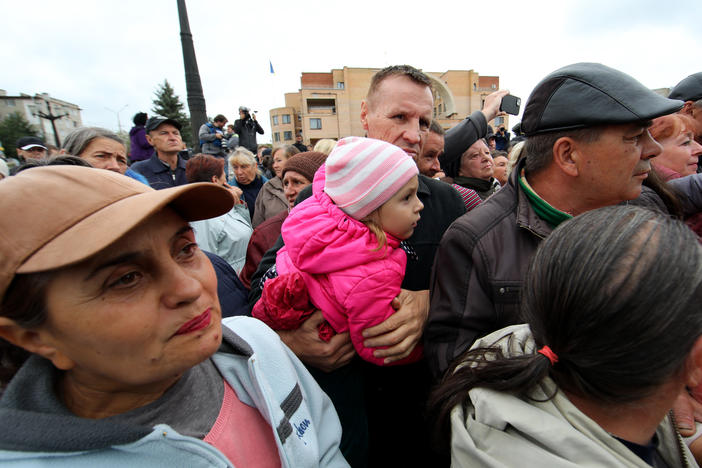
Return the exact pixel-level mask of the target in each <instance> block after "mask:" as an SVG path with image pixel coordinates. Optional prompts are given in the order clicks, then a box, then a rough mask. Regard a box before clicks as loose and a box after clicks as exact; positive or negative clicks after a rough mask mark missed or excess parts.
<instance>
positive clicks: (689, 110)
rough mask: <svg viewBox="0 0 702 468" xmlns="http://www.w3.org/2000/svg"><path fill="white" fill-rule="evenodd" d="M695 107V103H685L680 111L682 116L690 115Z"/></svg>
mask: <svg viewBox="0 0 702 468" xmlns="http://www.w3.org/2000/svg"><path fill="white" fill-rule="evenodd" d="M694 107H695V101H685V104H683V108H682V109H680V112H681V113H682V114H687V115H692V110H693V108H694Z"/></svg>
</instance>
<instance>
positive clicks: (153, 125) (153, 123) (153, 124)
mask: <svg viewBox="0 0 702 468" xmlns="http://www.w3.org/2000/svg"><path fill="white" fill-rule="evenodd" d="M164 123H169V124H171V125H173V126H174V127H175V128H177V129H178V130H179V131H180V129H181V125H180V123H178V121H177V120H173V119H168V118H166V117H161V116H160V115H157V116H155V117H150V118H149V120H147V121H146V125H145V126H144V129H145V130H146V133H149V132H150V131H152V130H156V129H157V128H158V127H159V125H161V124H164Z"/></svg>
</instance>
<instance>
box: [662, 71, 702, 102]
mask: <svg viewBox="0 0 702 468" xmlns="http://www.w3.org/2000/svg"><path fill="white" fill-rule="evenodd" d="M668 98H669V99H680V100H681V101H698V100H700V99H702V72H700V73H695V74H694V75H690V76H688V77H687V78H685V79H684V80H682V81H681V82H680V83H678V84H676V85H675V87H674V88H673V89H671V90H670V94H669V95H668Z"/></svg>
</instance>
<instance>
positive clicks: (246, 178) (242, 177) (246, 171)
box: [232, 163, 256, 185]
mask: <svg viewBox="0 0 702 468" xmlns="http://www.w3.org/2000/svg"><path fill="white" fill-rule="evenodd" d="M232 171H234V176H235V177H236V181H237V182H238V183H240V184H243V185H249V184H250V183H251V182H253V181H254V179H255V178H256V165H255V164H241V163H234V164H232Z"/></svg>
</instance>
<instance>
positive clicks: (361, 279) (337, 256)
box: [276, 166, 421, 365]
mask: <svg viewBox="0 0 702 468" xmlns="http://www.w3.org/2000/svg"><path fill="white" fill-rule="evenodd" d="M324 180H325V166H322V167H321V168H320V169H319V170H318V171H317V173H316V174H315V177H314V182H313V183H312V192H313V195H312V196H311V197H310V198H308V199H307V200H305V201H303V202H302V203H300V204H299V205H297V206H296V207H295V208H294V209H293V210H292V211H291V212H290V214H289V215H288V217H287V219H286V220H285V222H284V223H283V227H282V229H281V235H282V236H283V240H284V241H285V247H283V248H282V249H281V250H279V251H278V256H277V258H276V269H277V271H278V274H280V275H282V274H285V273H292V272H295V271H299V272H300V273H301V274H302V276H303V278H304V280H305V285H306V286H307V289H308V291H309V295H310V299H311V301H312V303H313V304H314V305H315V306H316V307H317V308H319V309H321V310H322V313H323V314H324V318H325V319H326V320H327V321H328V322H329V323H330V324H331V326H332V327H333V328H334V330H336V331H337V333H343V332H346V331H349V332H350V335H351V341H352V342H353V345H354V347H355V348H356V352H357V353H358V354H359V355H360V356H361V357H362V358H363V359H365V360H366V361H368V362H372V363H374V364H378V365H382V364H383V360H382V359H379V358H376V357H373V350H374V348H366V347H365V346H363V336H362V335H361V332H362V331H363V330H364V329H366V328H368V327H372V326H373V325H377V324H379V323H380V322H382V321H384V320H385V319H387V318H388V317H390V316H391V315H392V314H393V313H394V312H395V310H394V309H393V308H392V306H391V304H390V303H391V302H392V300H393V298H395V297H396V296H397V295H398V294H399V293H400V285H401V284H402V279H403V278H404V276H405V266H406V264H407V256H406V254H405V252H404V251H403V250H402V249H401V248H400V247H399V245H400V241H399V240H398V239H396V238H394V237H392V236H390V235H387V238H388V245H387V246H385V247H384V248H383V249H380V250H376V248H377V246H378V243H377V240H376V237H375V235H374V234H372V233H371V232H370V230H369V229H368V227H367V226H366V225H365V224H363V223H361V222H360V221H357V220H356V219H354V218H352V217H350V216H348V215H347V214H346V213H344V212H343V211H342V210H341V209H340V208H339V207H337V206H336V205H335V204H334V202H332V200H331V198H329V195H327V194H326V193H325V192H324V190H323V189H324ZM420 357H421V347H419V346H418V347H417V348H415V349H414V351H413V352H412V354H410V355H409V356H408V357H407V358H405V359H403V360H401V361H398V362H395V363H393V364H407V363H409V362H414V361H417V360H418V359H419V358H420Z"/></svg>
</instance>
